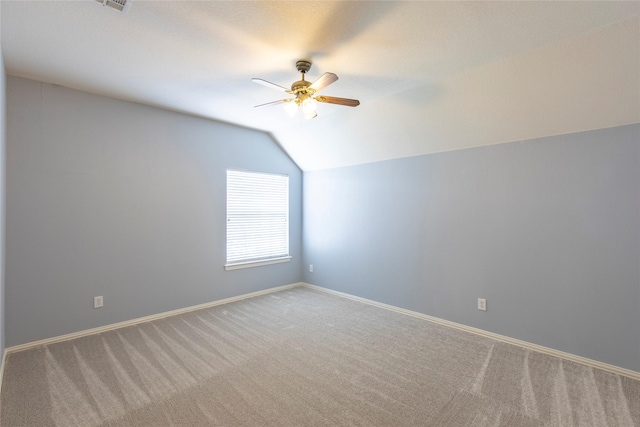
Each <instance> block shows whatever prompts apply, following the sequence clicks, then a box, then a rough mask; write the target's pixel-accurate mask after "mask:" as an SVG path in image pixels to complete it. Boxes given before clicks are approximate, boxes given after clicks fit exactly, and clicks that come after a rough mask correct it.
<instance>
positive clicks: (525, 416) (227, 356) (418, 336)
mask: <svg viewBox="0 0 640 427" xmlns="http://www.w3.org/2000/svg"><path fill="white" fill-rule="evenodd" d="M1 405H2V407H1V414H0V416H1V418H0V420H1V425H2V426H65V427H69V426H169V425H174V426H367V427H371V426H436V427H446V426H453V427H459V426H474V427H479V426H480V427H481V426H505V427H506V426H509V427H514V426H515V427H517V426H598V427H606V426H610V427H612V426H624V427H630V426H640V381H635V380H632V379H629V378H626V377H621V376H618V375H615V374H611V373H607V372H603V371H600V370H596V369H592V368H589V367H586V366H583V365H579V364H576V363H572V362H567V361H563V360H560V359H558V358H554V357H549V356H546V355H543V354H540V353H536V352H532V351H529V350H525V349H522V348H520V347H515V346H511V345H507V344H503V343H500V342H496V341H493V340H491V339H488V338H484V337H480V336H475V335H472V334H468V333H465V332H461V331H458V330H454V329H449V328H447V327H444V326H440V325H436V324H432V323H430V322H427V321H425V320H421V319H417V318H413V317H410V316H405V315H402V314H399V313H396V312H391V311H387V310H384V309H381V308H378V307H373V306H370V305H366V304H362V303H359V302H355V301H352V300H348V299H344V298H341V297H338V296H333V295H329V294H326V293H323V292H318V291H314V290H310V289H307V288H294V289H290V290H286V291H281V292H278V293H274V294H268V295H263V296H260V297H255V298H251V299H247V300H243V301H239V302H234V303H231V304H227V305H221V306H217V307H213V308H209V309H205V310H200V311H195V312H191V313H188V314H183V315H180V316H175V317H171V318H167V319H163V320H158V321H154V322H150V323H144V324H140V325H137V326H131V327H127V328H123V329H119V330H117V331H112V332H107V333H102V334H98V335H94V336H90V337H85V338H79V339H75V340H72V341H66V342H63V343H58V344H51V345H48V346H45V347H40V348H36V349H31V350H26V351H23V352H19V353H12V354H9V355H8V358H7V361H6V370H5V373H4V382H3V385H2V396H1Z"/></svg>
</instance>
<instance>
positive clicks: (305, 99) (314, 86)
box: [251, 59, 360, 119]
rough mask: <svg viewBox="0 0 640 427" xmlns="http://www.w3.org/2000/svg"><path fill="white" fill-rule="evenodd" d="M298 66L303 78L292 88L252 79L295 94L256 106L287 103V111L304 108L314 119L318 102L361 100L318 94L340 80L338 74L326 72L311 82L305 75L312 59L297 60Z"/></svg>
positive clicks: (351, 104) (346, 103) (352, 102)
mask: <svg viewBox="0 0 640 427" xmlns="http://www.w3.org/2000/svg"><path fill="white" fill-rule="evenodd" d="M296 68H297V69H298V71H299V72H300V73H302V79H301V80H298V81H297V82H294V83H293V84H292V85H291V89H287V88H286V87H284V86H280V85H277V84H275V83H271V82H268V81H266V80H263V79H256V78H254V79H251V80H252V81H253V82H255V83H258V84H261V85H264V86H267V87H270V88H273V89H276V90H278V91H281V92H285V93H288V94H291V95H293V96H294V97H293V98H286V99H280V100H278V101H273V102H267V103H266V104H260V105H256V106H255V107H254V108H258V107H265V106H267V105H275V104H285V105H284V107H285V109H286V110H287V112H288V113H289V114H290V115H291V116H294V115H295V113H296V112H297V111H298V109H300V110H302V113H303V114H304V117H305V118H306V119H312V118H314V117H316V116H317V115H318V114H317V113H316V104H317V102H325V103H327V104H337V105H344V106H347V107H357V106H358V105H360V101H358V100H357V99H347V98H336V97H335V96H324V95H316V94H317V93H318V92H319V91H321V90H322V89H324V88H325V87H327V86H329V85H330V84H331V83H334V82H335V81H336V80H338V76H336V75H335V74H333V73H324V74H323V75H321V76H320V78H319V79H318V80H316V81H315V82H313V83H311V82H309V81H307V80H305V79H304V75H305V74H306V73H307V71H309V69H310V68H311V61H307V60H304V59H301V60H300V61H298V62H296Z"/></svg>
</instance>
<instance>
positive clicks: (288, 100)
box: [253, 99, 292, 108]
mask: <svg viewBox="0 0 640 427" xmlns="http://www.w3.org/2000/svg"><path fill="white" fill-rule="evenodd" d="M290 101H292V99H280V100H278V101H272V102H267V103H266V104H260V105H256V106H255V107H253V108H258V107H266V106H267V105H276V104H284V103H285V102H290Z"/></svg>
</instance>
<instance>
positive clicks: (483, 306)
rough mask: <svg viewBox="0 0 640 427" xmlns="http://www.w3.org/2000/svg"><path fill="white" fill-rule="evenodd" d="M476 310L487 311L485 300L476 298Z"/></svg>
mask: <svg viewBox="0 0 640 427" xmlns="http://www.w3.org/2000/svg"><path fill="white" fill-rule="evenodd" d="M478 310H482V311H487V300H486V299H484V298H478Z"/></svg>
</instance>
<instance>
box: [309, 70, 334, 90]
mask: <svg viewBox="0 0 640 427" xmlns="http://www.w3.org/2000/svg"><path fill="white" fill-rule="evenodd" d="M337 80H338V76H336V75H335V74H333V73H324V74H323V75H321V76H320V78H318V80H316V81H315V82H313V83H311V86H309V88H310V89H313V90H315V91H316V92H318V91H320V90H322V89H324V88H325V87H327V86H329V85H330V84H331V83H335V82H336V81H337Z"/></svg>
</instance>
